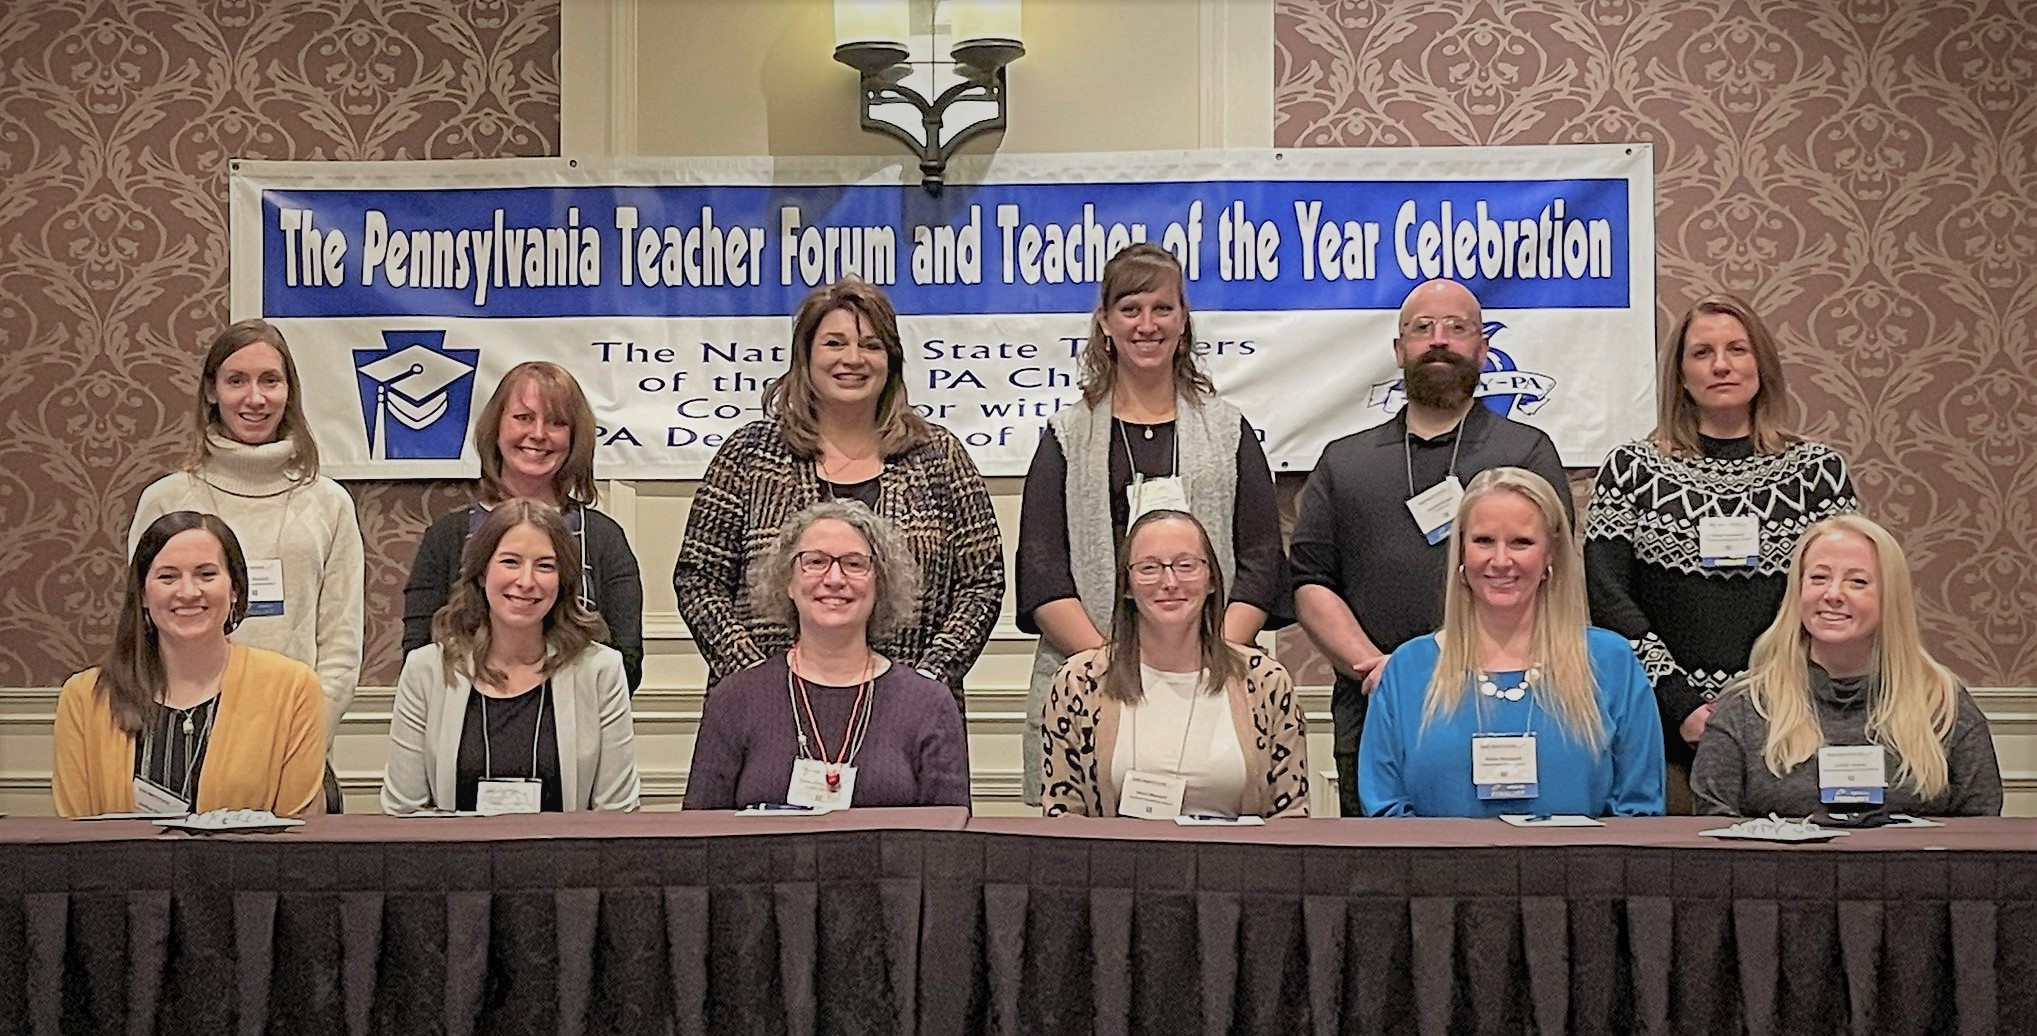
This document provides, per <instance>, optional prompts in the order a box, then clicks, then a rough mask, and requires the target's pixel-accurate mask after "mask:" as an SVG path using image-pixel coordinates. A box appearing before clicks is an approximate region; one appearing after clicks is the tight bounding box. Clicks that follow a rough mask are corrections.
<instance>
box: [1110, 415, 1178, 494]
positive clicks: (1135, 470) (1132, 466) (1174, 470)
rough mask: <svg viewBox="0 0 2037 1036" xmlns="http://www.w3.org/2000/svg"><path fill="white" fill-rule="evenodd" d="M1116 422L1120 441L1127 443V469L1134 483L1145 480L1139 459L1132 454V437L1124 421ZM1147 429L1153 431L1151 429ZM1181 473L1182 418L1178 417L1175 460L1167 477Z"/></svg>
mask: <svg viewBox="0 0 2037 1036" xmlns="http://www.w3.org/2000/svg"><path fill="white" fill-rule="evenodd" d="M1114 423H1115V424H1116V425H1117V426H1118V441H1119V442H1122V443H1124V444H1125V468H1126V470H1128V471H1129V472H1131V476H1132V481H1133V482H1134V483H1138V482H1143V481H1145V478H1146V476H1144V475H1141V474H1139V462H1138V460H1137V459H1135V458H1134V457H1133V456H1132V437H1131V435H1130V434H1128V433H1127V432H1126V431H1125V423H1124V421H1122V420H1118V421H1115V422H1114ZM1147 430H1148V431H1149V432H1150V431H1151V429H1147ZM1179 474H1181V419H1180V418H1178V417H1177V418H1175V421H1174V460H1173V463H1172V466H1170V467H1169V468H1168V469H1167V474H1166V476H1165V477H1166V478H1173V477H1174V476H1176V475H1179Z"/></svg>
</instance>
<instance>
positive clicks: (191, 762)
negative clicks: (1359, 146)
mask: <svg viewBox="0 0 2037 1036" xmlns="http://www.w3.org/2000/svg"><path fill="white" fill-rule="evenodd" d="M218 717H219V697H218V696H217V695H214V696H213V697H211V698H207V699H206V700H205V701H203V702H201V703H199V704H197V705H194V706H192V707H191V708H188V709H171V708H165V707H163V706H160V705H159V706H157V707H156V710H155V719H153V720H152V721H150V723H149V725H148V726H147V727H145V728H143V729H142V736H140V737H138V738H135V739H134V775H135V776H136V777H145V778H147V779H149V780H150V781H153V782H155V783H156V784H157V785H159V786H161V787H164V788H168V789H169V790H170V791H171V792H173V793H176V794H179V795H182V796H183V798H184V806H185V808H186V809H193V810H195V809H197V808H198V780H199V778H200V776H201V775H202V773H203V771H204V769H205V750H206V748H208V747H209V746H210V745H211V744H212V726H213V723H214V721H215V720H217V719H218ZM187 719H188V720H189V721H190V723H191V732H190V733H189V734H186V733H184V722H185V720H187Z"/></svg>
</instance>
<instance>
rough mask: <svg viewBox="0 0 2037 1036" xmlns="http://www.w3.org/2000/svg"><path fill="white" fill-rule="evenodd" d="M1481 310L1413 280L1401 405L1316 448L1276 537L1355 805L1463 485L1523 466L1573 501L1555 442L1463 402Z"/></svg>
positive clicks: (1400, 360)
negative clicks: (1393, 671) (1321, 673)
mask: <svg viewBox="0 0 2037 1036" xmlns="http://www.w3.org/2000/svg"><path fill="white" fill-rule="evenodd" d="M1484 321H1485V316H1484V313H1483V312H1482V310H1481V309H1480V307H1479V304H1478V298H1477V296H1475V295H1473V294H1472V293H1471V289H1469V288H1466V287H1465V286H1464V285H1462V284H1459V283H1457V282H1455V281H1448V280H1433V281H1428V282H1426V283H1423V284H1421V285H1418V286H1417V287H1416V288H1415V289H1414V290H1413V291H1411V292H1409V293H1408V295H1407V299H1406V300H1405V301H1404V302H1402V303H1401V309H1400V323H1399V328H1400V333H1399V335H1398V336H1396V337H1395V338H1394V340H1393V355H1394V360H1395V361H1396V363H1397V364H1398V365H1399V367H1400V369H1401V375H1402V382H1401V384H1402V388H1403V389H1404V391H1405V394H1406V397H1407V404H1406V405H1405V406H1404V407H1402V408H1401V410H1400V412H1399V413H1396V414H1395V415H1394V416H1393V417H1392V418H1390V419H1388V420H1387V421H1385V422H1384V423H1381V424H1379V425H1376V426H1374V427H1372V428H1368V429H1366V430H1364V431H1362V432H1358V433H1356V434H1354V435H1347V436H1344V437H1343V438H1341V439H1337V440H1335V441H1333V442H1331V443H1330V444H1329V445H1328V446H1326V447H1324V448H1323V455H1322V459H1320V460H1318V461H1317V462H1316V467H1315V472H1314V474H1312V475H1310V476H1309V481H1308V486H1307V488H1305V489H1304V490H1303V491H1302V496H1301V505H1300V513H1299V514H1298V516H1297V517H1296V520H1295V525H1294V539H1293V542H1292V543H1291V545H1290V547H1289V551H1290V560H1291V564H1292V566H1293V572H1294V585H1295V593H1294V603H1295V613H1296V615H1297V617H1298V618H1299V619H1300V620H1301V625H1302V628H1303V629H1304V630H1306V631H1307V632H1308V635H1309V639H1310V640H1312V641H1314V642H1315V644H1316V647H1317V648H1318V649H1319V650H1321V651H1322V652H1323V654H1324V655H1325V656H1327V657H1328V658H1329V660H1330V664H1331V666H1332V667H1334V668H1335V669H1336V672H1337V683H1336V689H1335V692H1334V694H1333V696H1332V698H1331V713H1332V715H1333V717H1334V718H1335V720H1336V750H1335V756H1336V762H1337V775H1338V784H1337V793H1338V794H1337V797H1338V803H1339V806H1340V808H1341V811H1342V813H1343V815H1345V816H1358V815H1360V813H1359V808H1358V781H1357V759H1358V739H1359V732H1360V731H1361V730H1363V729H1364V726H1365V704H1366V696H1367V695H1369V694H1370V693H1371V692H1372V689H1373V688H1374V687H1376V686H1377V685H1378V683H1379V674H1380V667H1381V666H1382V665H1384V664H1385V662H1386V656H1387V655H1389V654H1392V653H1393V649H1395V648H1397V647H1399V646H1400V645H1401V644H1403V643H1406V642H1407V641H1409V640H1412V639H1414V638H1415V637H1418V636H1422V635H1424V634H1427V633H1430V632H1433V631H1434V630H1435V629H1436V627H1437V626H1438V625H1440V624H1441V622H1442V620H1443V587H1444V578H1445V572H1444V569H1445V567H1446V564H1445V560H1444V559H1445V557H1446V553H1447V552H1446V551H1445V549H1444V543H1445V541H1446V540H1447V539H1448V538H1449V535H1450V521H1451V518H1452V517H1453V516H1454V515H1455V514H1456V513H1457V505H1458V503H1459V502H1460V501H1461V500H1462V499H1463V495H1464V486H1465V485H1466V484H1467V483H1469V482H1470V481H1471V479H1472V478H1473V477H1474V476H1476V475H1477V474H1478V473H1479V472H1481V471H1485V470H1487V469H1489V468H1499V467H1517V468H1526V469H1528V470H1529V471H1532V472H1534V473H1536V474H1538V475H1541V476H1542V477H1543V478H1545V479H1548V480H1549V483H1550V485H1551V486H1553V487H1555V489H1556V490H1557V496H1558V497H1559V498H1561V500H1562V501H1563V506H1564V507H1565V509H1566V510H1571V512H1572V517H1573V518H1574V517H1575V511H1574V505H1573V504H1572V502H1571V497H1570V493H1569V491H1568V490H1567V488H1566V485H1567V483H1566V482H1565V479H1564V476H1563V463H1562V461H1561V460H1560V459H1559V458H1558V456H1557V453H1556V445H1555V444H1554V443H1552V442H1550V441H1549V436H1548V435H1546V434H1544V433H1543V432H1542V431H1541V430H1540V429H1538V428H1531V427H1529V426H1527V425H1524V424H1519V423H1516V422H1514V421H1511V420H1508V419H1507V418H1506V417H1504V416H1502V415H1500V414H1498V413H1496V412H1494V411H1493V410H1491V409H1488V408H1487V407H1484V406H1479V405H1476V404H1477V398H1478V395H1479V392H1478V389H1479V378H1480V375H1481V372H1482V371H1483V369H1484V366H1485V359H1486V349H1487V343H1486V337H1485V323H1484Z"/></svg>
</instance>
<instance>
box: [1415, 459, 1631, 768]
mask: <svg viewBox="0 0 2037 1036" xmlns="http://www.w3.org/2000/svg"><path fill="white" fill-rule="evenodd" d="M1499 493H1512V494H1514V495H1516V496H1518V497H1521V498H1522V499H1524V500H1526V501H1528V502H1529V503H1531V504H1533V505H1535V510H1536V511H1537V512H1538V513H1540V514H1541V516H1542V532H1543V534H1544V537H1545V542H1546V543H1547V544H1548V555H1549V567H1548V569H1547V570H1546V571H1545V572H1544V574H1543V583H1542V585H1541V587H1540V588H1539V589H1538V590H1537V591H1536V594H1535V627H1534V633H1533V636H1532V640H1531V650H1532V651H1533V653H1534V657H1533V662H1534V664H1535V666H1536V667H1537V668H1539V669H1540V670H1541V679H1539V680H1537V681H1535V683H1534V686H1533V687H1532V688H1531V689H1530V692H1531V693H1532V694H1533V695H1534V700H1535V704H1536V705H1537V706H1538V707H1540V708H1541V709H1542V711H1544V712H1547V713H1549V714H1550V715H1552V716H1554V717H1556V721H1557V722H1558V723H1561V724H1562V725H1563V728H1564V729H1565V730H1568V731H1569V732H1570V734H1571V736H1572V737H1574V738H1576V740H1577V741H1578V742H1579V743H1580V744H1583V745H1585V746H1586V747H1589V748H1591V749H1593V750H1597V749H1599V748H1601V747H1603V746H1604V745H1605V743H1606V730H1605V718H1604V716H1603V715H1602V714H1601V713H1600V711H1599V704H1598V676H1597V675H1596V674H1595V673H1593V672H1592V668H1591V649H1590V646H1589V645H1588V644H1587V643H1586V640H1585V629H1586V627H1587V626H1589V625H1590V622H1591V619H1590V616H1591V608H1590V606H1589V605H1588V604H1587V603H1586V600H1585V595H1584V558H1583V556H1582V555H1580V554H1579V553H1578V548H1577V541H1576V540H1574V539H1572V538H1571V535H1570V515H1569V514H1568V513H1567V512H1566V511H1564V510H1563V503H1562V501H1561V499H1560V498H1559V497H1557V495H1556V487H1554V486H1552V485H1550V484H1549V480H1548V479H1545V478H1543V477H1542V476H1540V475H1537V474H1535V473H1534V472H1532V471H1528V470H1527V469H1525V468H1490V469H1488V470H1485V471H1481V472H1479V473H1478V476H1477V477H1476V478H1473V479H1472V480H1471V485H1470V486H1469V487H1467V488H1466V489H1465V490H1464V500H1463V502H1462V503H1460V504H1459V505H1458V506H1457V517H1456V519H1455V520H1454V521H1453V522H1452V523H1451V525H1450V566H1451V567H1450V574H1449V576H1448V582H1447V584H1446V585H1445V587H1444V590H1443V628H1442V630H1441V631H1440V632H1438V633H1437V640H1438V641H1439V642H1440V646H1441V648H1442V652H1441V654H1440V656H1439V657H1438V658H1437V659H1436V673H1435V675H1434V676H1432V677H1430V679H1429V689H1428V693H1427V695H1426V696H1425V698H1424V701H1423V703H1422V725H1423V726H1424V727H1427V726H1428V725H1429V724H1430V723H1431V722H1433V721H1435V720H1436V719H1438V718H1440V717H1443V716H1447V715H1451V714H1453V713H1455V712H1456V711H1457V710H1458V708H1459V707H1461V706H1462V705H1463V704H1464V702H1465V699H1467V698H1469V697H1470V696H1471V695H1472V694H1473V693H1474V692H1473V690H1472V685H1473V684H1474V683H1475V682H1476V681H1477V678H1478V674H1479V671H1480V670H1481V669H1483V665H1482V661H1481V659H1480V658H1479V653H1478V602H1477V599H1476V597H1475V596H1474V595H1473V594H1472V592H1471V585H1470V583H1469V582H1468V581H1467V580H1466V578H1465V573H1464V537H1465V535H1466V530H1465V527H1466V526H1467V525H1468V524H1470V520H1471V512H1472V510H1473V509H1474V508H1476V507H1477V506H1478V504H1479V502H1480V501H1482V500H1485V499H1486V498H1488V497H1491V496H1494V495H1496V494H1499Z"/></svg>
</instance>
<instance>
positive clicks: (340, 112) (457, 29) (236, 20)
mask: <svg viewBox="0 0 2037 1036" xmlns="http://www.w3.org/2000/svg"><path fill="white" fill-rule="evenodd" d="M558 148H559V0H405V2H404V3H401V4H394V3H380V2H368V0H287V2H273V0H13V2H8V3H5V4H0V357H4V359H5V364H6V368H5V370H6V374H5V377H4V378H0V427H4V429H5V433H4V434H0V527H5V528H6V529H7V530H8V534H7V535H6V536H4V537H0V686H24V685H27V686H42V685H50V684H55V683H57V682H60V681H62V680H63V679H64V678H65V677H66V676H68V675H69V674H70V673H71V672H73V671H74V670H77V669H79V668H82V667H84V666H86V665H89V664H92V663H94V662H95V661H96V660H97V656H98V655H99V654H100V653H101V652H102V651H104V649H105V645H106V644H107V642H108V638H109V636H110V630H111V626H112V618H113V614H114V611H115V609H116V607H117V605H118V601H119V587H120V581H121V578H122V573H123V569H124V565H125V558H124V557H123V548H124V547H125V545H126V541H127V528H128V520H129V519H130V518H131V517H132V515H133V512H134V501H135V497H136V496H137V495H138V494H139V493H140V491H141V488H142V487H143V486H144V485H146V484H147V483H148V482H149V481H151V480H152V479H154V478H156V477H157V476H158V475H161V474H162V473H163V472H164V471H165V470H167V469H168V468H169V467H171V466H173V465H174V464H175V463H176V461H177V459H178V458H179V457H181V455H182V454H183V452H184V450H185V449H186V447H187V445H188V444H189V441H190V438H189V437H190V427H189V422H190V420H191V409H192V406H193V399H194V394H195V392H196V389H197V367H198V363H199V361H200V360H201V359H202V358H203V354H204V349H205V346H206V344H207V343H208V342H209V340H210V338H211V336H212V334H213V333H214V332H216V331H217V330H218V329H219V327H220V326H221V325H222V324H224V323H225V322H226V319H227V258H226V248H227V205H226V190H227V160H228V159H229V158H233V157H244V158H258V159H320V158H326V159H405V158H413V159H414V158H494V157H511V156H536V155H552V154H557V153H558ZM324 390H325V389H324V388H322V387H321V386H310V387H308V388H307V391H311V392H317V391H324ZM349 489H350V490H351V491H352V492H353V493H354V495H355V498H356V501H357V503H358V505H359V510H360V518H361V530H362V534H363V535H364V537H365V538H366V541H367V550H368V579H369V584H368V611H369V614H371V615H400V614H401V613H402V590H403V586H402V584H403V578H404V575H405V573H406V571H407V570H408V568H409V564H410V555H411V553H412V551H413V550H414V546H415V543H416V540H417V536H418V535H419V533H420V532H421V531H422V529H423V526H424V524H425V521H426V517H427V515H429V514H435V513H437V512H439V511H442V510H445V509H446V508H448V507H450V506H452V505H453V504H454V503H455V502H456V501H461V500H464V499H465V493H464V489H463V488H462V487H460V486H458V485H456V484H429V483H415V482H413V483H399V484H389V483H381V484H353V485H351V486H349ZM368 630H369V634H370V640H369V643H368V644H367V658H368V660H369V663H370V664H369V667H368V671H367V672H366V673H364V674H363V678H364V679H366V680H368V681H371V682H382V683H386V682H390V681H392V680H393V679H394V677H395V671H394V663H395V659H396V658H397V644H396V641H397V639H398V637H399V635H400V633H399V630H398V629H397V624H396V623H394V622H371V623H369V626H368Z"/></svg>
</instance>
